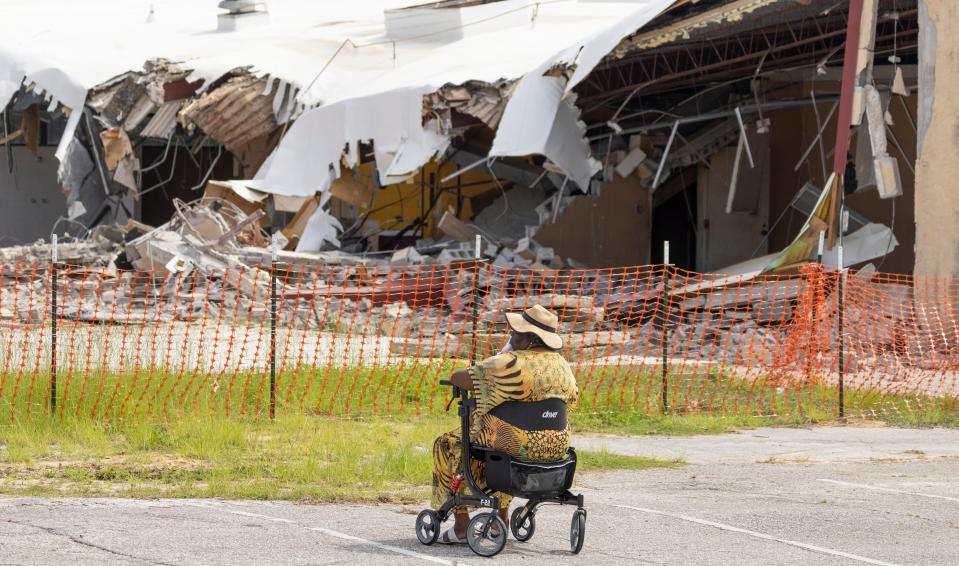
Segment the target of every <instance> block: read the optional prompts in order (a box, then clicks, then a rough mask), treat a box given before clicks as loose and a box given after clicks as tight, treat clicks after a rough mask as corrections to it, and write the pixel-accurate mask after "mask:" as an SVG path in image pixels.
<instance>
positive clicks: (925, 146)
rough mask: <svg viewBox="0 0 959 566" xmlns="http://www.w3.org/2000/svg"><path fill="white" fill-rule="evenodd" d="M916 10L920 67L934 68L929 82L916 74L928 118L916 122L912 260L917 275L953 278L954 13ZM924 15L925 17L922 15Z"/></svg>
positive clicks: (934, 5) (958, 119) (958, 22)
mask: <svg viewBox="0 0 959 566" xmlns="http://www.w3.org/2000/svg"><path fill="white" fill-rule="evenodd" d="M922 3H923V4H924V6H923V8H922V9H921V10H920V19H919V29H920V34H919V35H920V38H919V41H920V54H919V56H920V69H924V68H925V69H926V70H929V67H931V66H932V65H934V72H935V75H934V76H935V80H932V76H930V75H929V74H928V73H923V74H922V75H921V76H920V85H919V88H920V91H921V92H922V98H923V101H924V102H928V103H930V106H928V107H927V106H926V105H925V104H924V105H922V106H923V108H924V109H925V108H928V109H929V110H930V111H931V115H927V112H926V111H925V110H924V112H923V116H921V117H920V118H921V120H920V122H921V123H928V125H929V127H928V130H927V131H926V132H925V135H924V138H923V140H922V154H921V155H920V156H919V160H918V162H917V164H916V195H915V206H916V216H915V218H916V262H915V272H916V274H917V275H923V276H929V277H935V278H947V277H959V230H957V226H959V198H957V191H956V183H957V179H959V160H957V159H956V149H957V144H959V133H957V132H959V112H956V110H955V107H956V92H957V89H959V34H957V33H955V31H956V30H957V29H959V10H956V3H955V0H923V2H922ZM926 15H927V16H928V18H926V17H924V16H926ZM930 42H934V43H935V50H934V53H935V61H934V62H933V61H930V60H929V59H930V57H929V55H930V49H931V45H929V43H930Z"/></svg>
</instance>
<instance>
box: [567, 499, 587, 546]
mask: <svg viewBox="0 0 959 566" xmlns="http://www.w3.org/2000/svg"><path fill="white" fill-rule="evenodd" d="M585 538H586V510H585V509H577V510H576V511H575V512H573V521H572V524H571V525H570V527H569V549H570V550H571V551H572V552H573V554H579V551H580V550H583V540H584V539H585Z"/></svg>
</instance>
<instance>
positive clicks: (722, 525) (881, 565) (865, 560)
mask: <svg viewBox="0 0 959 566" xmlns="http://www.w3.org/2000/svg"><path fill="white" fill-rule="evenodd" d="M613 507H620V508H623V509H632V510H634V511H642V512H644V513H651V514H653V515H662V516H664V517H672V518H674V519H682V520H683V521H688V522H690V523H696V524H699V525H705V526H707V527H714V528H717V529H720V530H723V531H730V532H733V533H740V534H744V535H749V536H751V537H756V538H761V539H763V540H771V541H774V542H781V543H783V544H788V545H790V546H795V547H797V548H802V549H803V550H811V551H813V552H819V553H822V554H830V555H832V556H840V557H842V558H848V559H850V560H855V561H857V562H862V563H864V564H875V565H876V566H899V565H897V564H894V563H892V562H883V561H882V560H876V559H874V558H866V557H865V556H859V555H858V554H850V553H848V552H843V551H841V550H834V549H832V548H825V547H822V546H816V545H814V544H807V543H804V542H798V541H794V540H788V539H784V538H778V537H774V536H772V535H767V534H766V533H759V532H756V531H750V530H749V529H743V528H740V527H735V526H733V525H727V524H725V523H717V522H715V521H708V520H706V519H699V518H696V517H690V516H689V515H682V514H679V513H669V512H666V511H659V510H657V509H648V508H646V507H633V506H631V505H615V504H614V505H613Z"/></svg>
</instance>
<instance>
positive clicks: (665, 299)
mask: <svg viewBox="0 0 959 566" xmlns="http://www.w3.org/2000/svg"><path fill="white" fill-rule="evenodd" d="M663 266H664V267H663V295H662V300H661V306H662V309H663V313H662V324H663V338H662V346H663V386H662V398H663V399H662V402H663V414H665V413H668V412H669V378H668V371H667V367H668V363H669V326H668V323H669V241H665V242H663Z"/></svg>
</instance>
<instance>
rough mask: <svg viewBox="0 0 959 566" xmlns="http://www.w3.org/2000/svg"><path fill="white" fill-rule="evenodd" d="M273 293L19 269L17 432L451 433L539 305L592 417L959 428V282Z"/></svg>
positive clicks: (770, 281) (392, 283)
mask: <svg viewBox="0 0 959 566" xmlns="http://www.w3.org/2000/svg"><path fill="white" fill-rule="evenodd" d="M171 267H176V266H171ZM275 275H276V278H275V293H274V292H273V290H272V287H271V285H272V284H273V283H274V281H273V280H272V278H271V269H269V268H266V269H257V268H252V267H237V268H233V267H226V268H222V269H216V270H207V269H201V268H193V269H190V268H189V267H188V268H186V269H183V270H182V271H179V272H175V273H172V274H170V273H167V271H166V270H162V272H159V273H143V272H131V271H111V270H107V269H102V268H89V267H67V266H59V267H58V269H56V270H54V269H53V268H52V265H51V264H49V263H48V262H47V263H34V264H15V265H14V264H8V265H4V266H2V277H3V283H2V286H0V363H2V368H0V420H3V421H9V420H14V419H17V418H21V417H26V416H30V415H37V414H45V413H47V412H49V411H50V410H51V408H52V407H54V406H55V411H56V412H57V413H58V414H66V415H89V416H93V417H96V418H115V417H129V416H136V415H159V416H169V415H177V414H183V413H196V414H222V415H253V416H258V415H262V416H266V415H269V414H270V413H271V410H272V409H271V407H273V408H275V411H276V412H277V413H278V414H284V413H286V414H288V413H303V414H332V415H348V416H367V415H421V414H432V413H438V412H441V411H443V407H444V405H445V403H446V400H447V397H448V394H449V393H448V391H447V390H446V389H445V388H442V387H440V386H439V385H438V384H437V382H438V380H439V379H441V378H443V377H446V376H447V375H448V374H449V372H450V371H451V370H453V369H455V368H457V367H463V366H465V365H467V364H468V363H469V362H470V360H474V359H481V358H484V357H486V356H489V355H492V354H495V353H496V352H497V351H499V350H500V349H501V348H502V346H503V345H504V344H505V342H506V340H507V333H508V331H507V328H506V324H505V319H504V317H503V312H504V311H514V310H520V309H524V308H526V307H529V306H532V305H534V304H542V305H543V306H545V307H547V308H550V309H552V310H554V311H556V312H557V313H558V314H559V317H560V332H561V334H562V335H563V336H564V338H565V342H566V343H565V346H564V349H563V352H564V354H565V356H566V357H567V359H568V360H569V361H570V363H571V364H573V367H574V371H575V373H576V376H577V380H578V382H579V386H580V391H581V401H580V403H579V405H578V408H577V410H578V411H589V412H598V413H630V414H641V415H642V414H661V413H670V414H708V415H779V416H796V417H808V418H830V417H833V416H837V415H839V414H843V415H848V416H863V417H872V416H878V415H883V414H890V413H897V414H898V413H903V414H910V415H923V414H927V413H929V414H931V413H934V412H938V413H943V412H946V413H954V412H956V411H959V405H957V399H959V288H957V287H959V282H957V281H953V280H949V281H933V280H924V279H920V278H913V277H907V276H898V275H888V274H878V273H873V272H867V271H866V270H862V271H859V272H855V273H848V274H846V275H845V276H843V278H842V279H840V277H839V275H838V274H837V273H835V272H831V271H825V270H823V268H822V267H821V266H818V265H809V266H806V267H805V268H804V269H803V270H802V272H801V273H799V274H796V275H779V276H776V275H768V276H765V275H764V276H748V275H747V276H742V275H734V276H717V275H714V274H701V273H692V272H687V271H683V270H679V269H675V268H672V267H666V266H662V265H652V266H639V267H627V268H611V269H590V270H581V269H576V270H561V271H554V270H545V269H533V268H500V267H497V266H494V265H491V264H489V263H484V262H460V263H454V264H450V265H421V266H382V265H361V264H358V265H278V266H277V268H276V270H275ZM54 281H55V282H56V283H55V284H54ZM840 295H841V299H840ZM54 297H56V303H55V306H54V300H53V299H54ZM274 308H275V317H276V318H275V324H274V323H273V321H272V314H273V313H274V310H273V309H274ZM840 313H842V316H841V317H840ZM840 319H841V323H842V327H841V329H840Z"/></svg>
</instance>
